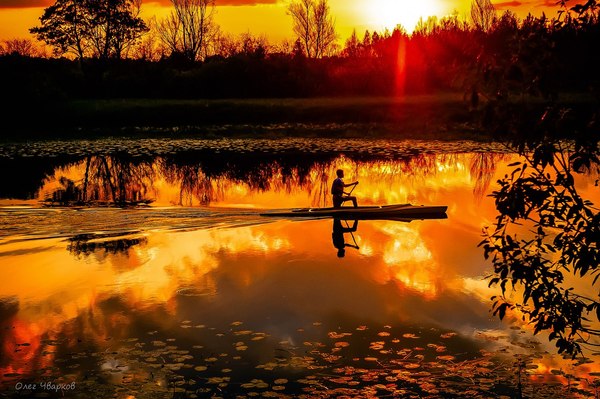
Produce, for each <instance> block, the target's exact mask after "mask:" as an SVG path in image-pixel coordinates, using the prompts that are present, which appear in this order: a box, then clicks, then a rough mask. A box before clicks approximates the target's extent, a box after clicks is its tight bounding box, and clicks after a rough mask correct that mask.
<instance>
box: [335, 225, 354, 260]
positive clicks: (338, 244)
mask: <svg viewBox="0 0 600 399" xmlns="http://www.w3.org/2000/svg"><path fill="white" fill-rule="evenodd" d="M344 222H345V223H346V226H343V225H342V220H341V219H338V218H334V219H333V232H332V233H331V240H332V241H333V246H334V247H335V248H336V249H337V256H338V258H343V257H344V256H346V248H354V249H360V247H359V246H358V244H357V243H356V239H355V238H354V234H353V233H355V232H356V231H357V230H358V220H355V221H354V222H353V224H352V227H350V226H349V225H348V223H347V221H344ZM347 233H349V234H350V237H352V242H353V244H349V243H346V239H345V238H344V234H347Z"/></svg>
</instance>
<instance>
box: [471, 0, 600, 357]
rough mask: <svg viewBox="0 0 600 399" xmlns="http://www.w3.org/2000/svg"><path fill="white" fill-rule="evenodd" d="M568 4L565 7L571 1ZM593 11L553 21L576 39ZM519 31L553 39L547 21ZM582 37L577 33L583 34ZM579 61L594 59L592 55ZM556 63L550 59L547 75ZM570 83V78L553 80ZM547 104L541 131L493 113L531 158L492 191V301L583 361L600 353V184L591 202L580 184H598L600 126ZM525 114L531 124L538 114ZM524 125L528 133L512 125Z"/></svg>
mask: <svg viewBox="0 0 600 399" xmlns="http://www.w3.org/2000/svg"><path fill="white" fill-rule="evenodd" d="M561 3H562V5H563V7H565V3H566V1H564V2H561ZM585 6H586V7H577V6H575V7H573V8H571V11H573V12H574V13H575V14H576V16H575V17H573V16H571V17H569V18H568V19H567V20H566V21H565V22H564V23H560V24H557V23H553V24H552V26H553V29H557V32H558V33H559V34H560V35H565V34H571V32H572V29H576V28H577V27H580V26H581V24H585V23H587V21H588V18H589V15H587V13H588V12H589V10H593V9H595V8H596V1H595V0H590V1H589V2H587V3H586V4H585ZM512 20H513V18H512V17H511V16H510V15H507V17H506V21H505V22H507V23H506V25H507V26H509V27H510V26H514V23H513V22H512ZM521 29H522V32H524V33H526V35H524V36H525V37H526V38H528V39H529V38H532V37H533V38H535V37H536V34H538V35H541V34H542V32H544V34H545V33H546V32H547V27H546V20H545V18H542V19H540V20H539V21H538V22H535V21H533V19H532V18H528V19H527V20H526V21H525V22H524V24H523V26H522V28H521ZM582 32H584V30H580V31H579V32H578V35H581V36H583V35H582ZM579 40H585V39H581V38H580V39H579ZM525 43H527V42H525ZM528 44H529V43H528ZM554 51H555V49H554V46H552V47H551V48H548V49H547V50H546V52H547V53H548V54H553V53H554ZM532 54H535V57H531V58H535V59H536V60H537V59H540V58H541V59H544V58H543V57H545V55H544V54H543V52H541V51H539V49H537V48H536V51H535V52H533V53H532ZM573 55H575V56H582V55H585V56H587V48H585V47H583V48H581V49H577V50H575V52H574V53H573ZM540 56H542V57H540ZM553 61H554V59H552V58H547V59H546V60H545V62H544V64H543V65H544V69H547V65H550V64H551V63H552V62H553ZM570 66H571V64H570ZM584 71H585V70H584ZM569 73H570V71H569ZM595 74H596V70H595V69H590V70H588V72H587V75H586V74H585V73H584V75H583V76H581V73H580V76H578V78H579V79H583V80H584V81H585V82H586V83H588V84H590V85H593V82H594V81H595ZM505 75H506V77H507V78H508V77H509V75H508V74H505ZM567 77H568V74H567V73H565V74H564V75H557V77H555V78H554V79H557V78H567ZM528 80H529V81H528ZM541 80H542V79H540V78H539V75H538V74H535V77H534V78H532V79H531V78H530V79H524V81H525V83H526V84H525V85H524V86H525V87H526V89H521V93H517V94H518V95H522V94H523V93H526V92H527V90H530V88H531V87H532V86H535V85H536V84H537V85H538V86H541V83H540V81H541ZM536 82H537V83H536ZM538 90H539V91H540V93H542V94H544V90H542V89H541V88H540V89H538ZM544 97H545V98H547V100H548V104H547V106H546V107H545V108H544V111H543V114H542V116H541V117H540V118H539V119H538V120H536V121H535V123H533V124H524V123H522V122H521V121H519V120H518V119H517V116H515V115H511V114H510V112H512V113H513V114H515V112H514V107H513V108H512V109H511V108H508V107H507V106H506V105H504V104H503V103H507V102H506V101H503V103H499V104H500V105H496V106H495V108H490V110H491V111H492V114H496V115H498V116H499V117H501V118H502V119H503V120H508V121H509V124H506V122H504V127H503V129H502V134H503V135H504V136H505V138H510V142H511V145H512V147H513V148H515V150H516V152H517V153H518V154H520V155H521V156H522V158H523V159H522V161H521V162H516V163H514V164H511V165H509V166H510V167H512V168H513V170H512V172H511V173H507V174H506V175H505V176H504V178H502V179H500V180H499V181H498V184H499V188H498V190H496V191H495V192H494V193H493V194H492V197H493V198H494V199H495V202H496V209H497V211H498V216H497V218H496V224H495V225H494V226H493V227H491V228H488V229H486V230H485V234H484V237H485V238H484V240H483V241H482V243H481V244H480V245H481V246H482V247H483V248H484V255H485V257H486V259H488V258H489V259H491V261H492V265H493V269H494V270H493V274H492V275H491V276H490V281H489V285H490V286H499V287H500V290H501V293H500V295H497V296H495V297H493V298H492V299H493V300H494V301H495V302H494V304H493V309H494V315H496V314H497V315H499V317H500V318H504V316H505V315H506V314H507V312H508V311H509V310H513V311H515V312H516V313H517V314H519V315H520V316H522V318H523V320H525V321H529V322H530V323H531V324H532V325H533V327H534V333H536V334H537V333H538V332H541V331H545V330H548V331H549V335H548V338H549V340H551V341H556V346H557V347H558V349H559V353H568V354H572V355H577V354H578V353H581V352H582V350H583V348H585V347H589V346H593V347H598V346H599V344H598V338H599V337H600V330H599V329H598V328H597V325H598V324H597V322H599V321H600V298H599V297H598V284H597V283H598V279H599V278H600V212H599V210H598V207H597V205H595V204H594V203H593V202H592V201H591V199H592V198H595V197H597V196H596V195H595V194H596V193H595V192H594V191H595V190H594V189H595V187H597V186H598V180H596V184H595V187H594V184H593V183H592V184H591V185H590V186H591V187H593V188H592V189H591V190H589V191H588V194H587V195H588V196H589V197H588V198H586V195H585V188H584V186H585V185H584V184H581V180H583V182H584V183H585V180H586V179H587V180H588V181H589V180H592V179H593V178H596V179H597V176H598V174H599V173H600V150H599V147H598V144H599V143H600V123H599V119H598V113H597V112H596V113H594V111H591V112H590V111H586V110H583V109H581V108H580V109H571V108H565V107H564V106H563V105H561V104H560V103H557V102H556V101H554V100H553V99H552V98H553V95H552V94H544ZM590 105H592V106H591V107H590V108H591V109H592V110H597V109H599V108H598V105H599V104H598V102H597V101H596V102H594V103H593V104H590ZM525 115H527V118H528V119H532V115H531V114H530V113H526V114H525ZM496 118H497V119H500V118H498V117H496ZM520 125H522V126H523V127H524V128H511V126H520ZM585 175H587V176H585ZM592 181H593V180H592ZM526 229H527V230H529V231H527V230H526Z"/></svg>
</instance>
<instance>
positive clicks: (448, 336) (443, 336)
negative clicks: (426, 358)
mask: <svg viewBox="0 0 600 399" xmlns="http://www.w3.org/2000/svg"><path fill="white" fill-rule="evenodd" d="M457 335H458V334H456V333H454V332H449V333H445V334H442V335H440V338H443V339H449V338H452V337H456V336H457Z"/></svg>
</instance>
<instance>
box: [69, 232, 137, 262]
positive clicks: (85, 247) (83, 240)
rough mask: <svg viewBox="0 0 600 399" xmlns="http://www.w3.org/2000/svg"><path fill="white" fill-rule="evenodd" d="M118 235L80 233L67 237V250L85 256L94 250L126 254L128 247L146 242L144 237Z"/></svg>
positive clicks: (94, 251) (112, 253)
mask: <svg viewBox="0 0 600 399" xmlns="http://www.w3.org/2000/svg"><path fill="white" fill-rule="evenodd" d="M119 235H120V234H116V235H112V236H111V235H98V234H80V235H77V236H75V237H72V238H70V239H69V245H68V246H67V250H68V251H69V252H70V253H72V254H73V255H75V256H81V255H83V256H85V257H88V256H90V255H92V254H94V253H96V252H103V253H104V254H111V255H116V254H119V253H120V254H124V255H128V254H129V249H130V248H132V247H134V246H136V245H144V244H146V243H147V242H148V239H147V238H146V237H139V238H119Z"/></svg>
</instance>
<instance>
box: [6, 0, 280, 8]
mask: <svg viewBox="0 0 600 399" xmlns="http://www.w3.org/2000/svg"><path fill="white" fill-rule="evenodd" d="M143 1H144V3H155V4H160V5H161V6H170V5H171V2H170V1H169V0H143ZM277 1H278V0H216V4H217V6H255V5H259V4H275V3H277ZM52 4H54V0H0V8H36V7H48V6H50V5H52Z"/></svg>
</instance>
